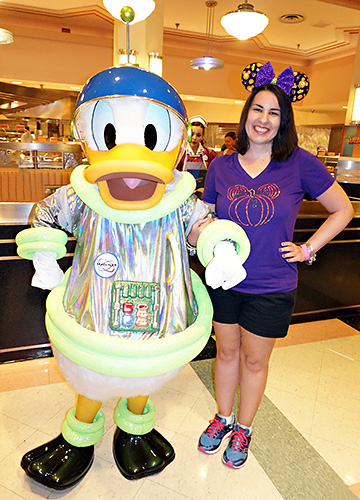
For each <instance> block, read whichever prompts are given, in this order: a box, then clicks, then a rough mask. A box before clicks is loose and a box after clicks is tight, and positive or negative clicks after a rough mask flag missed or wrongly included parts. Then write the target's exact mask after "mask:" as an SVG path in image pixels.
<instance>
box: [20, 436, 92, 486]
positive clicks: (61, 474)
mask: <svg viewBox="0 0 360 500" xmlns="http://www.w3.org/2000/svg"><path fill="white" fill-rule="evenodd" d="M93 461H94V446H93V445H91V446H86V447H78V446H73V445H71V444H69V443H68V442H67V441H65V439H64V438H63V435H62V434H60V435H59V436H58V437H57V438H55V439H53V440H52V441H49V442H48V443H45V444H43V445H41V446H39V447H38V448H35V449H34V450H31V451H29V452H28V453H26V454H25V455H24V456H23V457H22V460H21V467H22V468H23V469H24V471H25V472H26V474H27V475H28V476H29V477H31V478H32V479H34V480H35V481H37V482H38V483H41V484H43V485H45V486H47V487H48V488H53V489H54V490H65V489H66V488H71V487H72V486H74V485H75V484H76V483H78V482H79V481H80V480H81V479H82V478H83V477H84V476H85V474H86V473H87V471H88V470H89V469H90V467H91V465H92V463H93Z"/></svg>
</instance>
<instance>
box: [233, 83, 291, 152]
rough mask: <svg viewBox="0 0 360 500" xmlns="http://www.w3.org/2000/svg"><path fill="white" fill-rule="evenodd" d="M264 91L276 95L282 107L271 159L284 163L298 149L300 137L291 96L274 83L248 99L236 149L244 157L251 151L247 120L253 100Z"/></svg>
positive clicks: (256, 89)
mask: <svg viewBox="0 0 360 500" xmlns="http://www.w3.org/2000/svg"><path fill="white" fill-rule="evenodd" d="M264 90H267V91H269V92H272V93H273V94H274V95H275V97H276V99H277V101H278V103H279V107H280V126H279V130H278V132H277V134H276V136H275V138H274V141H273V144H272V154H271V159H272V160H273V161H284V160H286V158H289V156H291V154H292V153H293V151H294V149H295V148H296V146H297V144H298V137H297V133H296V128H295V121H294V112H293V109H292V106H291V102H290V99H289V96H288V95H287V94H285V92H284V91H283V90H282V89H281V88H280V87H278V86H277V85H274V84H272V83H267V84H266V85H261V86H260V87H255V88H254V90H253V91H252V92H251V95H250V96H249V97H248V99H247V101H246V103H245V106H244V108H243V110H242V113H241V118H240V123H239V129H238V139H237V142H236V146H235V147H236V149H237V151H238V152H239V153H240V154H241V155H244V154H245V153H246V151H247V150H248V149H249V146H250V143H249V138H248V136H247V133H246V130H245V124H246V120H247V117H248V114H249V109H250V107H251V105H252V103H253V100H254V99H255V97H256V95H257V94H258V93H259V92H261V91H264Z"/></svg>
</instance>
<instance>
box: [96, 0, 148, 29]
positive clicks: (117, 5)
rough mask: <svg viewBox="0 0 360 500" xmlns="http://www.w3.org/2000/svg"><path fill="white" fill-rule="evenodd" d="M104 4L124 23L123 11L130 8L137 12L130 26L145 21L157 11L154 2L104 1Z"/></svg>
mask: <svg viewBox="0 0 360 500" xmlns="http://www.w3.org/2000/svg"><path fill="white" fill-rule="evenodd" d="M103 4H104V7H105V9H106V10H107V11H109V12H110V14H111V15H112V16H113V17H115V19H118V20H119V21H122V22H124V20H123V19H122V18H121V10H122V9H123V8H124V7H125V8H128V7H130V8H131V9H132V10H133V11H134V12H135V17H134V19H133V20H132V21H131V22H129V24H135V23H139V22H140V21H144V20H145V19H146V18H147V17H149V16H150V14H151V13H152V12H153V11H154V9H155V2H154V0H103Z"/></svg>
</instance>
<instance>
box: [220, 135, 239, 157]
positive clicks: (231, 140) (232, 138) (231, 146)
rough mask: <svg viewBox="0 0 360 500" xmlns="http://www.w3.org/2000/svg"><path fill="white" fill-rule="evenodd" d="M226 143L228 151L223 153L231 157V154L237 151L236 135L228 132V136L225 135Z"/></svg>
mask: <svg viewBox="0 0 360 500" xmlns="http://www.w3.org/2000/svg"><path fill="white" fill-rule="evenodd" d="M224 142H225V146H226V149H225V150H224V152H223V154H224V155H229V154H231V153H234V152H235V151H236V147H235V144H236V134H235V132H228V133H227V134H225V137H224Z"/></svg>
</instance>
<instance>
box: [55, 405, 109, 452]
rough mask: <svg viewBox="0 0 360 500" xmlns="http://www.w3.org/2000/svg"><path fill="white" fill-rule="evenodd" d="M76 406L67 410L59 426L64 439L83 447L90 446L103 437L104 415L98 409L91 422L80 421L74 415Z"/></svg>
mask: <svg viewBox="0 0 360 500" xmlns="http://www.w3.org/2000/svg"><path fill="white" fill-rule="evenodd" d="M75 411H76V407H75V406H73V407H72V408H70V410H69V411H68V412H67V415H66V419H65V420H64V422H63V424H62V428H61V432H62V435H63V436H64V439H66V441H67V442H68V443H70V444H72V445H73V446H79V447H80V448H84V447H86V446H91V445H93V444H95V443H97V442H98V441H100V439H101V438H102V437H103V434H104V425H105V415H104V414H103V412H102V411H98V412H97V414H96V417H95V418H94V421H93V422H92V423H91V424H88V423H86V422H81V421H80V420H78V419H77V418H76V417H75Z"/></svg>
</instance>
